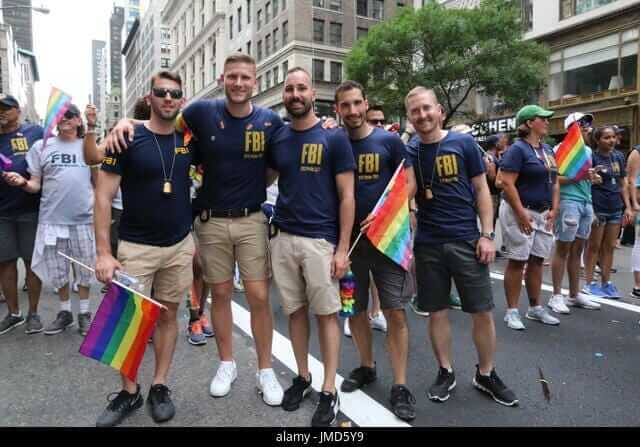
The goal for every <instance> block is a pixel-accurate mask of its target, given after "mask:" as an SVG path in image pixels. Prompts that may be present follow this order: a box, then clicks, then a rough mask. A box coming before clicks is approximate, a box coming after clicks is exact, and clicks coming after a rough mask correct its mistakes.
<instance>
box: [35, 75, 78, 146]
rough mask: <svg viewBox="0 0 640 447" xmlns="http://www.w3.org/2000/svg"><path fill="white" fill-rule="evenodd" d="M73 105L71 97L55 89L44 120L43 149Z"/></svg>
mask: <svg viewBox="0 0 640 447" xmlns="http://www.w3.org/2000/svg"><path fill="white" fill-rule="evenodd" d="M70 105H71V96H69V95H67V94H66V93H65V92H63V91H62V90H60V89H58V88H55V87H53V88H52V89H51V94H50V95H49V102H48V103H47V113H46V116H45V119H44V141H43V142H42V148H43V149H44V147H45V146H46V145H47V140H48V139H49V137H50V136H52V135H53V130H54V129H55V128H56V126H57V125H58V123H59V122H60V120H61V119H62V117H63V116H64V114H65V112H66V111H67V110H69V106H70Z"/></svg>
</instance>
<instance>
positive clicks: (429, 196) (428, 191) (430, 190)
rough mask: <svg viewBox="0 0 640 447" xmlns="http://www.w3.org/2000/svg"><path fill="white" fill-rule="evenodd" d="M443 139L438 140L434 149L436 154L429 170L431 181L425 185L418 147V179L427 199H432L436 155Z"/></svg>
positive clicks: (419, 148)
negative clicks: (431, 168)
mask: <svg viewBox="0 0 640 447" xmlns="http://www.w3.org/2000/svg"><path fill="white" fill-rule="evenodd" d="M442 141H444V138H443V139H442V140H440V141H439V142H438V148H437V149H436V156H435V157H434V159H433V170H432V171H431V182H430V183H429V184H428V185H427V184H425V181H424V175H423V174H422V160H420V152H422V150H421V147H418V169H419V170H420V180H421V182H422V189H424V198H425V200H427V201H431V200H433V197H434V196H433V182H434V181H435V178H436V163H437V160H438V155H439V154H440V145H441V144H442ZM421 146H422V145H421Z"/></svg>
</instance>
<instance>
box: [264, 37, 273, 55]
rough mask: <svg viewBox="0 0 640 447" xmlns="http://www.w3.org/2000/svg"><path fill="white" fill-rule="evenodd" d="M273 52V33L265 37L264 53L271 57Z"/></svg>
mask: <svg viewBox="0 0 640 447" xmlns="http://www.w3.org/2000/svg"><path fill="white" fill-rule="evenodd" d="M270 54H271V34H267V35H266V36H265V38H264V55H265V57H269V55H270Z"/></svg>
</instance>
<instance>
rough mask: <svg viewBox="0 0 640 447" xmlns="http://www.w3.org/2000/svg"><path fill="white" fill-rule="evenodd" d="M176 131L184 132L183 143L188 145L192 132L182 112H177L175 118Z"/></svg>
mask: <svg viewBox="0 0 640 447" xmlns="http://www.w3.org/2000/svg"><path fill="white" fill-rule="evenodd" d="M176 131H178V132H181V133H182V134H184V145H185V146H188V145H189V143H190V142H191V139H192V138H193V132H191V129H190V128H189V126H188V125H187V122H186V121H185V119H184V116H183V115H182V112H181V113H180V114H178V117H177V118H176Z"/></svg>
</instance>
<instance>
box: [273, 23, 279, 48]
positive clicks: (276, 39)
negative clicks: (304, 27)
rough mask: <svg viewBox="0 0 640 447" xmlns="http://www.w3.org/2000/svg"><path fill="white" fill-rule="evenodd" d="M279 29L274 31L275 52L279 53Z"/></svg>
mask: <svg viewBox="0 0 640 447" xmlns="http://www.w3.org/2000/svg"><path fill="white" fill-rule="evenodd" d="M278 31H279V30H278V28H276V29H274V30H273V52H274V53H275V52H276V51H278Z"/></svg>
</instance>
